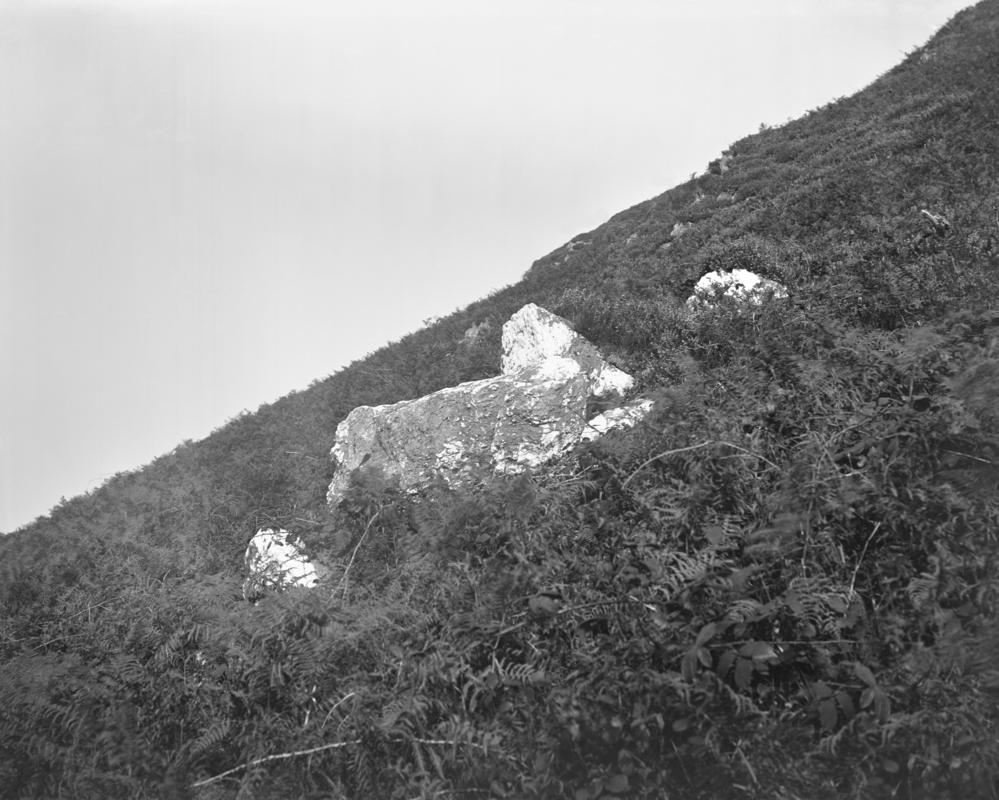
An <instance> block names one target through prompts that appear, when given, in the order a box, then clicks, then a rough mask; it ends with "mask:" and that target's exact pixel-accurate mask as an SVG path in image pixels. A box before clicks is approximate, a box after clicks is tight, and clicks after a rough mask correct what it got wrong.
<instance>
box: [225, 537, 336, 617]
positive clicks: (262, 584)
mask: <svg viewBox="0 0 999 800" xmlns="http://www.w3.org/2000/svg"><path fill="white" fill-rule="evenodd" d="M243 561H244V565H245V568H246V573H247V575H246V579H245V580H244V581H243V597H244V598H245V599H246V600H248V601H251V602H252V601H253V600H257V599H259V598H260V597H263V596H264V595H265V594H269V593H270V592H274V591H281V590H283V589H288V588H290V587H292V586H304V587H307V588H312V587H313V586H315V585H316V584H317V583H318V582H319V572H318V570H317V569H316V565H315V564H313V563H312V562H311V561H310V560H309V558H308V556H306V555H305V553H304V552H302V550H301V549H300V548H299V547H298V546H297V545H295V544H294V543H293V542H289V541H288V531H286V530H273V529H271V528H263V529H261V530H259V531H257V533H256V534H255V535H254V537H253V538H252V539H250V543H249V544H248V545H247V547H246V555H245V556H244V557H243Z"/></svg>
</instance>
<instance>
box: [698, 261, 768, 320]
mask: <svg viewBox="0 0 999 800" xmlns="http://www.w3.org/2000/svg"><path fill="white" fill-rule="evenodd" d="M719 295H722V296H724V297H731V298H733V299H735V300H739V301H743V302H746V303H749V304H751V305H759V304H760V303H761V302H763V301H764V300H765V299H767V298H769V297H772V298H775V299H780V298H784V297H787V288H786V287H785V286H783V285H782V284H780V283H777V281H772V280H770V279H769V278H764V277H762V276H760V275H757V274H756V273H755V272H750V271H749V270H748V269H733V270H731V271H722V270H715V271H714V272H709V273H707V274H706V275H703V276H702V277H701V279H700V280H699V281H698V282H697V285H696V286H694V293H693V294H692V295H691V296H690V297H689V298H688V299H687V308H689V309H692V310H693V309H698V308H702V307H704V306H710V305H711V304H712V301H713V300H714V299H715V298H716V297H718V296H719Z"/></svg>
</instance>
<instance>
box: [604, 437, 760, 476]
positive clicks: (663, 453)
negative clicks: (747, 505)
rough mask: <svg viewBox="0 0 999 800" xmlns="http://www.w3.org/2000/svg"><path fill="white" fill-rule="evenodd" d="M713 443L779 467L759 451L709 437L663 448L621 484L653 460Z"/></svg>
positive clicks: (698, 448)
mask: <svg viewBox="0 0 999 800" xmlns="http://www.w3.org/2000/svg"><path fill="white" fill-rule="evenodd" d="M713 444H720V445H724V446H725V447H731V448H732V449H733V450H738V451H740V452H742V453H745V454H746V455H750V456H752V457H753V458H758V459H760V461H765V462H766V463H767V464H769V465H770V466H771V467H773V468H774V469H780V467H778V466H777V465H776V464H775V463H774V462H773V461H771V460H770V459H768V458H765V457H764V456H761V455H760V454H759V453H754V452H753V451H752V450H747V449H746V448H745V447H741V446H739V445H737V444H734V443H732V442H724V441H716V440H714V439H709V440H707V441H706V442H700V443H699V444H692V445H690V446H689V447H678V448H676V449H675V450H665V451H663V452H662V453H658V454H657V455H654V456H652V458H650V459H649V460H648V461H644V462H642V463H641V464H640V465H639V466H638V468H637V469H636V470H635V471H634V472H632V473H631V474H630V475H629V476H628V477H627V478H625V479H624V483H623V484H622V485H623V486H627V485H628V484H629V483H631V480H632V478H634V477H635V476H636V475H637V474H638V473H639V472H641V471H642V470H643V469H645V468H646V467H647V466H649V464H651V463H653V462H654V461H658V460H659V459H660V458H666V457H667V456H675V455H676V454H677V453H687V452H689V451H691V450H700V449H701V448H702V447H710V446H711V445H713Z"/></svg>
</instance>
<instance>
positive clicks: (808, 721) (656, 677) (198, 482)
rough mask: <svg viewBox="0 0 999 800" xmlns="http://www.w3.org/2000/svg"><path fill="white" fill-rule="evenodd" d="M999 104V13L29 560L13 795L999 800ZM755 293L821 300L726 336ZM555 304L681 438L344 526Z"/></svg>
mask: <svg viewBox="0 0 999 800" xmlns="http://www.w3.org/2000/svg"><path fill="white" fill-rule="evenodd" d="M997 76H999V2H996V0H986V2H983V3H981V4H979V5H978V6H976V7H974V8H972V9H970V10H967V11H965V12H962V13H961V14H959V15H958V16H957V17H956V18H955V19H954V20H952V21H951V22H950V23H949V24H948V25H947V26H945V28H944V29H943V30H942V31H941V32H940V33H939V34H938V35H937V36H936V37H935V38H934V39H932V40H931V41H930V43H929V44H928V45H927V46H925V47H924V48H921V49H919V50H917V51H915V52H914V53H912V54H911V55H910V56H909V57H908V58H907V59H906V60H905V62H904V63H902V64H901V65H899V66H898V67H897V68H895V69H894V70H892V71H891V72H890V73H888V74H887V75H885V76H883V77H881V78H880V79H879V80H878V81H877V82H875V83H874V84H873V85H872V86H870V87H868V88H867V89H866V90H864V91H863V92H861V93H860V94H858V95H856V96H854V97H852V98H849V99H844V100H840V101H837V102H835V103H833V104H831V105H829V106H827V107H824V108H822V109H817V110H816V111H814V112H812V113H810V114H808V115H806V116H805V117H803V118H802V119H799V120H797V121H795V122H792V123H789V124H788V125H786V126H784V127H781V128H779V129H773V130H763V131H761V132H759V133H758V134H756V135H753V136H749V137H747V138H746V139H743V140H741V141H739V142H736V143H735V144H734V145H733V146H732V148H731V150H730V152H731V155H732V158H731V160H726V162H725V164H724V166H725V167H727V169H724V170H723V164H722V163H721V162H718V163H715V164H712V165H711V166H710V168H709V169H708V171H707V172H706V173H705V174H704V175H702V176H700V177H698V178H695V179H692V180H691V181H690V182H688V183H686V184H683V185H681V186H678V187H676V188H674V189H672V190H670V191H668V192H666V193H665V194H663V195H661V196H659V197H657V198H654V199H652V200H649V201H647V202H645V203H641V204H640V205H637V206H635V207H634V208H632V209H629V210H627V211H625V212H623V213H621V214H619V215H617V216H616V217H614V218H613V219H611V220H610V221H609V222H607V223H606V224H604V225H602V226H601V227H599V228H597V229H596V230H594V231H591V232H589V233H586V234H583V235H581V236H578V237H576V238H575V239H574V240H573V241H572V242H570V243H569V244H567V245H566V246H564V247H562V248H560V249H558V250H556V251H555V252H554V253H552V254H550V255H549V256H546V257H545V258H543V259H541V260H540V261H538V262H537V263H536V264H535V265H534V266H533V267H532V269H531V270H530V272H529V273H528V274H527V276H526V277H525V278H524V280H523V281H521V282H520V283H519V284H517V285H515V286H512V287H509V288H508V289H505V290H503V291H501V292H499V293H497V294H496V295H494V296H492V297H489V298H487V299H485V300H482V301H480V302H478V303H475V304H473V305H472V306H470V307H469V308H467V309H465V310H463V311H461V312H457V313H456V314H454V315H453V316H452V317H450V318H448V319H446V320H444V321H442V322H440V323H438V324H436V325H434V326H433V327H431V328H428V329H425V330H422V331H420V332H418V333H415V334H413V335H411V336H409V337H407V338H405V339H403V340H402V341H400V342H398V343H396V344H393V345H391V346H390V347H386V348H385V349H383V350H380V351H378V352H377V353H374V354H372V355H371V356H369V357H367V358H366V359H364V360H362V361H360V362H358V363H355V364H353V365H351V366H350V367H349V368H347V369H345V370H343V371H342V372H340V373H338V374H336V375H334V376H332V377H330V378H328V379H326V380H323V381H320V382H317V383H316V384H314V385H313V386H312V387H310V388H309V389H308V390H306V391H303V392H301V393H297V394H294V395H291V396H289V397H286V398H284V399H283V400H280V401H278V402H277V403H274V404H273V405H270V406H267V407H264V408H261V409H260V410H259V411H258V412H257V413H255V414H251V415H246V416H243V417H240V418H238V419H236V420H233V421H232V422H230V423H229V424H228V425H226V426H225V427H224V428H222V429H221V430H219V431H217V432H215V433H214V434H213V435H212V436H210V437H209V438H207V439H205V440H204V441H201V442H196V443H191V442H187V443H184V444H183V445H181V446H180V447H178V448H177V449H176V450H174V451H173V452H172V453H170V454H168V455H166V456H164V457H162V458H160V459H158V460H157V461H155V462H153V463H152V464H150V465H149V466H148V467H146V468H145V469H143V470H140V471H137V472H134V473H127V474H122V475H119V476H116V477H115V478H114V479H112V480H111V481H110V482H108V483H107V484H106V485H105V486H104V487H102V488H101V489H99V490H97V491H95V492H92V493H91V494H89V495H86V496H84V497H79V498H76V499H73V500H71V501H68V502H66V503H64V504H62V505H61V506H59V507H58V508H56V509H55V510H54V511H53V512H52V513H51V515H50V516H48V517H46V518H43V519H40V520H38V521H37V522H35V523H34V524H33V525H31V526H29V527H27V528H26V529H24V530H22V531H19V532H17V533H15V534H12V535H10V536H7V537H5V538H3V539H2V540H0V659H2V666H0V670H2V671H0V794H2V795H3V796H5V797H67V798H69V797H80V798H88V797H94V798H107V797H178V798H180V797H200V798H219V799H221V798H235V797H268V798H271V797H289V798H290V797H313V798H320V797H322V798H327V797H330V798H336V797H348V798H415V797H424V798H448V797H454V798H481V797H510V798H531V797H533V798H573V800H584V799H595V798H611V797H627V798H641V797H649V798H662V797H673V798H685V799H687V798H741V797H752V798H756V797H767V798H786V799H788V800H790V798H801V799H802V800H806V799H808V800H811V799H812V798H826V797H828V798H839V797H864V798H868V797H870V798H882V797H883V798H888V797H900V798H944V797H959V798H963V799H966V800H970V799H971V798H995V797H997V796H999V726H997V711H999V709H997V700H999V626H997V620H996V606H997V602H999V569H997V566H999V565H997V547H996V544H997V542H996V540H997V537H999V400H997V394H999V291H997V289H996V283H997V280H999V169H997V165H999V81H997V80H996V78H997ZM923 210H926V211H927V212H930V213H928V214H924V213H922V212H923ZM933 215H939V217H942V218H943V219H942V220H941V219H939V217H938V219H937V221H936V222H934V220H933V219H932V218H931V217H933ZM943 220H945V221H946V224H944V221H943ZM677 223H690V224H691V225H690V227H688V228H686V229H684V230H682V232H681V231H680V229H679V228H676V227H675V226H676V224H677ZM718 267H745V268H748V269H751V270H754V271H756V272H759V273H761V274H763V275H765V276H767V277H771V278H775V279H778V280H780V281H782V282H784V283H785V284H787V285H788V286H789V288H790V290H791V299H790V300H787V301H782V302H774V303H771V304H769V305H767V306H765V307H763V308H761V309H754V310H748V311H747V310H745V309H739V308H737V307H734V306H731V305H725V304H722V305H721V306H719V307H717V308H716V309H715V310H713V311H711V312H709V313H706V314H703V315H701V316H698V317H697V318H695V319H690V318H688V317H687V316H686V315H684V314H683V313H682V312H681V310H680V301H681V300H682V299H683V298H684V297H686V295H687V294H688V293H689V290H690V288H691V287H692V286H693V284H694V282H695V281H696V280H697V278H698V277H699V276H700V275H702V274H703V273H704V272H706V271H708V270H710V269H715V268H718ZM526 302H536V303H538V304H540V305H542V306H545V307H547V308H550V309H551V310H553V311H555V312H556V313H559V314H561V315H563V316H565V317H566V318H568V319H569V320H571V321H572V322H573V324H574V325H575V326H576V328H577V329H578V330H579V331H580V332H581V333H582V334H584V335H585V336H587V337H588V338H589V339H591V341H593V342H594V343H596V344H597V345H598V346H599V347H601V349H602V350H603V351H604V352H605V353H607V354H608V355H609V356H610V357H611V358H612V360H614V361H616V362H617V363H618V364H619V365H620V366H622V367H623V368H625V369H627V370H629V371H630V372H632V373H633V374H636V375H638V376H639V379H640V391H641V392H643V393H644V394H646V395H648V396H652V397H654V398H655V399H656V400H657V405H656V411H655V413H654V414H653V416H652V417H651V418H650V419H649V420H648V421H647V422H645V423H643V424H642V425H641V426H639V427H637V428H636V429H634V430H632V431H629V432H626V433H621V434H615V435H611V436H608V437H606V438H605V439H603V440H602V441H600V442H597V443H594V444H591V445H588V446H586V447H584V448H581V449H580V450H579V451H578V452H576V453H574V454H573V456H572V458H570V459H567V460H566V461H565V462H564V463H561V464H559V465H558V466H557V467H556V468H555V469H553V470H550V471H548V472H545V473H543V474H539V475H536V476H533V477H530V478H528V477H520V478H515V479H502V480H501V479H487V478H485V477H484V479H483V481H482V482H481V484H480V485H478V486H477V487H476V488H475V489H474V490H470V491H466V492H460V493H455V492H447V491H445V490H444V489H434V490H431V491H428V492H427V493H426V494H425V495H423V496H421V497H409V496H404V495H401V494H400V493H398V492H396V491H394V490H393V489H392V487H391V486H388V485H386V484H385V483H384V481H382V480H381V479H380V478H379V476H378V475H377V474H361V475H358V477H357V481H356V485H355V487H354V488H353V489H352V490H351V493H350V495H349V497H348V498H347V500H346V501H345V502H344V503H343V504H342V506H341V507H340V508H339V509H338V510H337V511H336V512H334V513H332V514H331V513H330V512H329V511H328V510H327V509H326V507H325V504H324V493H325V489H326V485H327V483H328V482H329V478H330V476H331V465H330V463H329V460H328V455H327V454H328V450H329V447H330V445H331V443H332V437H333V432H334V430H335V428H336V424H337V423H338V422H339V421H340V420H341V419H342V418H343V417H344V416H345V415H346V414H347V412H349V411H350V410H351V409H352V408H354V407H355V406H357V405H360V404H373V403H384V402H392V401H396V400H400V399H404V398H409V397H414V396H418V395H421V394H425V393H427V392H429V391H432V390H434V389H437V388H440V387H443V386H447V385H452V384H454V383H457V382H459V381H463V380H471V379H475V378H479V377H484V376H486V375H490V374H494V373H495V372H497V371H498V362H499V343H498V337H499V329H500V325H501V323H502V322H503V321H504V320H505V319H506V318H507V317H508V316H509V314H510V313H512V312H513V311H515V310H516V309H517V308H519V307H520V306H521V305H523V304H524V303H526ZM485 320H489V321H490V322H491V323H492V326H491V330H490V331H488V332H485V333H484V334H483V335H482V336H480V338H479V340H478V341H476V342H474V343H471V344H469V343H465V342H463V340H462V333H463V331H464V330H465V329H466V328H468V327H469V326H470V325H472V324H474V323H480V322H482V321H485ZM261 526H280V527H284V528H287V529H289V530H291V531H294V532H296V533H298V534H299V535H300V536H301V537H302V539H303V540H304V542H305V543H306V544H307V545H308V547H309V548H310V549H311V550H312V551H313V552H314V553H315V554H316V555H317V556H318V557H320V559H322V560H323V561H324V562H325V563H328V564H333V565H335V568H334V569H333V571H332V573H331V574H330V576H329V577H328V578H327V579H326V580H325V582H324V584H323V586H322V587H321V588H320V589H318V590H313V591H304V590H303V591H292V592H288V593H286V594H284V595H280V596H275V597H271V598H267V599H265V600H264V601H262V602H260V603H259V604H258V605H256V606H251V605H248V604H246V603H245V602H243V600H242V599H241V597H240V596H239V585H240V582H241V579H242V573H241V567H242V563H241V560H242V554H243V550H244V548H245V546H246V542H247V541H248V539H249V538H250V536H251V535H252V534H253V533H254V531H256V529H257V528H258V527H261Z"/></svg>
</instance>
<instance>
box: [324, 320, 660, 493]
mask: <svg viewBox="0 0 999 800" xmlns="http://www.w3.org/2000/svg"><path fill="white" fill-rule="evenodd" d="M502 343H503V357H502V370H503V372H502V374H501V375H498V376H496V377H494V378H486V379H484V380H479V381H470V382H468V383H462V384H459V385H458V386H453V387H450V388H447V389H442V390H440V391H438V392H434V393H433V394H429V395H426V396H424V397H420V398H417V399H415V400H406V401H403V402H401V403H393V404H391V405H383V406H360V407H358V408H355V409H354V410H353V411H351V412H350V414H348V415H347V418H346V419H345V420H344V421H343V422H341V423H340V425H339V426H338V427H337V431H336V440H335V443H334V445H333V449H332V451H331V456H332V458H333V459H334V461H335V463H336V471H335V473H334V476H333V480H332V482H331V483H330V487H329V491H328V493H327V501H328V503H329V505H330V506H331V507H335V506H336V505H337V504H338V503H339V502H340V500H341V499H342V497H343V493H344V491H345V490H346V488H347V487H348V486H349V484H350V476H351V473H352V472H353V471H354V470H355V469H357V468H358V467H360V466H362V465H365V466H369V467H375V468H378V469H380V470H381V471H382V472H383V473H384V474H385V475H386V477H388V478H390V479H392V480H395V481H398V484H399V486H400V487H401V488H402V489H405V490H410V491H415V490H418V489H420V488H423V487H425V486H427V485H428V484H429V483H430V482H431V481H433V480H434V479H435V478H440V479H443V480H444V481H445V482H446V483H447V484H449V485H452V486H455V485H460V484H463V483H467V482H468V481H471V480H474V479H475V478H476V477H481V476H482V475H483V474H484V473H489V472H492V473H501V474H515V473H518V472H523V471H525V470H529V469H532V468H535V467H538V466H541V465H542V464H545V463H547V462H549V461H551V460H553V459H555V458H557V457H558V456H560V455H562V454H564V453H565V452H566V451H568V450H570V449H571V448H572V447H574V446H575V445H576V444H578V443H579V442H580V441H582V440H584V439H587V438H593V436H594V434H593V431H594V430H600V431H601V432H606V431H608V430H612V429H614V428H615V427H626V426H628V425H633V424H634V423H635V421H637V419H638V418H639V417H640V416H642V415H644V414H645V413H648V409H649V408H651V403H647V404H637V405H634V406H632V407H629V409H630V410H629V411H628V412H627V413H624V414H621V415H620V416H619V417H613V416H608V413H609V412H604V414H602V415H600V417H599V418H598V421H597V422H596V425H595V426H594V425H593V421H588V420H587V416H586V409H587V403H588V401H589V400H590V399H591V398H599V399H604V400H608V399H609V400H613V399H614V398H617V397H623V395H624V394H625V393H626V392H627V391H628V390H629V389H630V388H631V387H632V385H633V383H634V380H633V379H632V377H631V376H630V375H628V374H627V373H625V372H623V371H621V370H619V369H617V368H616V367H614V366H612V365H611V364H608V363H607V362H606V361H605V360H604V359H603V357H602V356H601V355H600V353H599V351H598V350H597V349H596V348H595V347H594V346H593V345H592V344H590V342H588V341H587V340H586V339H584V338H583V337H582V336H580V335H579V334H578V333H576V332H575V331H573V330H572V328H570V327H569V325H568V323H567V322H566V321H565V320H564V319H562V318H561V317H558V316H556V315H555V314H552V313H551V312H550V311H546V310H545V309H543V308H540V307H538V306H536V305H534V304H533V303H532V304H530V305H527V306H524V307H523V308H522V309H521V310H520V311H518V312H517V313H516V314H514V315H513V316H512V317H511V318H510V320H509V321H508V322H507V323H506V324H505V325H504V326H503V334H502ZM587 432H589V433H587Z"/></svg>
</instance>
